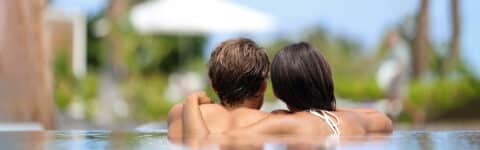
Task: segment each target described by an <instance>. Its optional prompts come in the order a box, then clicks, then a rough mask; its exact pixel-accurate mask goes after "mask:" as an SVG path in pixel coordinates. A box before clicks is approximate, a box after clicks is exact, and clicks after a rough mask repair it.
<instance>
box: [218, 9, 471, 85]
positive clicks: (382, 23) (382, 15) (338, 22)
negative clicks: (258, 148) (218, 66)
mask: <svg viewBox="0 0 480 150" xmlns="http://www.w3.org/2000/svg"><path fill="white" fill-rule="evenodd" d="M235 2H237V3H239V4H243V5H246V6H249V7H252V8H255V9H257V10H260V11H263V12H265V13H267V14H270V15H272V16H274V17H275V18H276V19H277V20H276V21H277V22H276V23H277V30H278V31H282V32H287V33H293V34H295V33H299V32H301V31H302V30H303V29H305V28H306V27H309V26H312V25H315V24H321V25H323V26H324V27H326V28H327V29H328V30H329V31H331V32H333V33H334V34H346V35H349V36H351V37H352V38H355V39H357V40H360V41H361V42H362V43H363V44H364V46H365V48H367V49H368V48H372V47H374V46H376V45H377V44H378V42H379V41H380V38H382V35H383V32H384V31H385V30H386V29H389V28H390V27H391V26H392V25H394V24H396V23H398V21H400V20H401V19H402V18H403V17H405V16H408V15H414V13H415V11H416V9H417V7H418V6H419V0H400V1H391V0H361V1H355V0H295V1H292V0H260V1H252V0H235ZM461 13H462V15H463V16H462V19H463V20H462V21H463V24H462V28H463V31H462V37H461V38H462V52H461V56H462V58H464V60H465V62H466V63H467V64H468V65H470V66H471V67H472V68H475V71H476V73H477V75H480V48H479V47H480V40H478V39H480V16H479V14H480V1H478V0H463V1H462V3H461ZM449 19H450V16H449V0H435V1H431V8H430V33H429V34H430V38H431V40H433V41H434V42H438V43H442V42H446V41H447V40H448V39H449V37H450V23H449ZM212 42H216V41H215V39H214V40H213V41H212Z"/></svg>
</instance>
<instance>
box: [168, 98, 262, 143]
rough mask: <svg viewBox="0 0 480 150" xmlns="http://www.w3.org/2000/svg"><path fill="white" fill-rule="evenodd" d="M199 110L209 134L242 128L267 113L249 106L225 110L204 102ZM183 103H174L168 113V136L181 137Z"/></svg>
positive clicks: (217, 105) (219, 106) (220, 106)
mask: <svg viewBox="0 0 480 150" xmlns="http://www.w3.org/2000/svg"><path fill="white" fill-rule="evenodd" d="M200 111H201V114H202V117H203V119H204V121H205V124H206V126H207V128H208V130H209V131H210V133H211V134H221V133H223V132H226V131H229V130H231V129H236V128H243V127H246V126H248V125H251V124H253V123H255V122H257V121H259V120H261V119H263V118H265V117H266V116H267V115H268V113H266V112H262V111H259V110H256V109H251V108H244V107H240V108H235V109H231V110H227V109H226V108H225V107H223V106H222V105H219V104H204V105H201V106H200ZM182 118H183V104H177V105H175V106H174V107H173V108H172V109H171V110H170V112H169V115H168V136H169V137H170V138H181V137H182V133H183V120H182Z"/></svg>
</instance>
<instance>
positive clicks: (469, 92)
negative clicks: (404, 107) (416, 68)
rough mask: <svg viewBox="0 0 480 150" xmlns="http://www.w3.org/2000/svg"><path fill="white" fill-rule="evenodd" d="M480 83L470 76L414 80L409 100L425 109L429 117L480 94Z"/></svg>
mask: <svg viewBox="0 0 480 150" xmlns="http://www.w3.org/2000/svg"><path fill="white" fill-rule="evenodd" d="M479 85H480V84H478V81H476V79H474V78H471V77H469V76H461V77H458V78H454V79H450V78H439V79H435V80H433V81H431V82H427V83H425V82H420V81H413V82H412V83H411V85H410V88H409V95H408V99H409V100H408V102H410V103H412V106H413V107H415V108H416V109H424V110H426V111H427V112H428V114H429V118H436V117H438V116H441V115H443V113H445V112H448V111H451V110H453V109H456V108H458V107H461V106H462V105H465V104H467V103H468V102H470V101H472V100H478V99H479V98H480V96H479V95H478V93H479V92H480V86H479Z"/></svg>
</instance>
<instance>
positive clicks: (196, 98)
mask: <svg viewBox="0 0 480 150" xmlns="http://www.w3.org/2000/svg"><path fill="white" fill-rule="evenodd" d="M212 103H213V101H212V100H211V99H210V97H208V95H207V94H206V93H205V92H203V91H202V92H194V93H192V94H190V95H188V96H187V99H186V100H185V104H197V105H202V104H212Z"/></svg>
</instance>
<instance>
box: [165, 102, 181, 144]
mask: <svg viewBox="0 0 480 150" xmlns="http://www.w3.org/2000/svg"><path fill="white" fill-rule="evenodd" d="M182 116H183V103H179V104H175V105H174V106H173V107H172V108H171V109H170V111H169V112H168V119H167V125H168V137H169V138H171V139H178V138H181V137H182V130H183V129H182Z"/></svg>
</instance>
